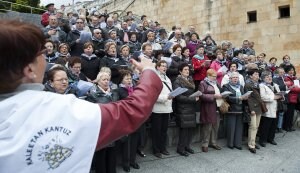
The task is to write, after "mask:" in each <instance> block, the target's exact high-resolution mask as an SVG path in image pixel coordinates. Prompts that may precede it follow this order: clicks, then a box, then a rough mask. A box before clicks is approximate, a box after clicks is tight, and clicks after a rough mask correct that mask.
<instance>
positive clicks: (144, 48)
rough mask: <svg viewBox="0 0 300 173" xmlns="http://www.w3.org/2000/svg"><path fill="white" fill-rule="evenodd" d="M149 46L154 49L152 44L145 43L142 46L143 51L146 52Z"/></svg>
mask: <svg viewBox="0 0 300 173" xmlns="http://www.w3.org/2000/svg"><path fill="white" fill-rule="evenodd" d="M147 46H150V47H152V45H151V43H147V42H145V43H143V45H142V51H144V50H146V47H147Z"/></svg>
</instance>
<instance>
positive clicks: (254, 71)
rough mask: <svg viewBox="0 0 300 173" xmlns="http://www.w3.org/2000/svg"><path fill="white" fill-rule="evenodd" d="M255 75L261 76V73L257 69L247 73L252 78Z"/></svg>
mask: <svg viewBox="0 0 300 173" xmlns="http://www.w3.org/2000/svg"><path fill="white" fill-rule="evenodd" d="M254 73H258V74H259V71H258V70H257V69H251V70H249V71H247V74H248V76H252V75H253V74H254Z"/></svg>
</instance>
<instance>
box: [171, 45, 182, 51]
mask: <svg viewBox="0 0 300 173" xmlns="http://www.w3.org/2000/svg"><path fill="white" fill-rule="evenodd" d="M178 48H181V51H182V46H180V44H175V45H174V46H173V52H175V51H176V50H177V49H178Z"/></svg>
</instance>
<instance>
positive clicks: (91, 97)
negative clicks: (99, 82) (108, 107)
mask: <svg viewBox="0 0 300 173" xmlns="http://www.w3.org/2000/svg"><path fill="white" fill-rule="evenodd" d="M86 100H87V101H89V102H92V103H110V102H115V101H118V100H119V94H118V92H117V91H116V90H112V91H111V94H110V95H107V94H105V93H104V92H103V91H102V90H101V89H100V88H99V87H98V86H96V85H94V86H93V88H92V89H91V90H90V93H89V94H88V95H87V97H86Z"/></svg>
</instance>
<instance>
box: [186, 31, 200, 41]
mask: <svg viewBox="0 0 300 173" xmlns="http://www.w3.org/2000/svg"><path fill="white" fill-rule="evenodd" d="M187 34H188V33H187ZM192 35H196V37H197V39H198V40H199V35H198V34H197V33H195V32H194V33H191V34H190V37H191V38H192Z"/></svg>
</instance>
